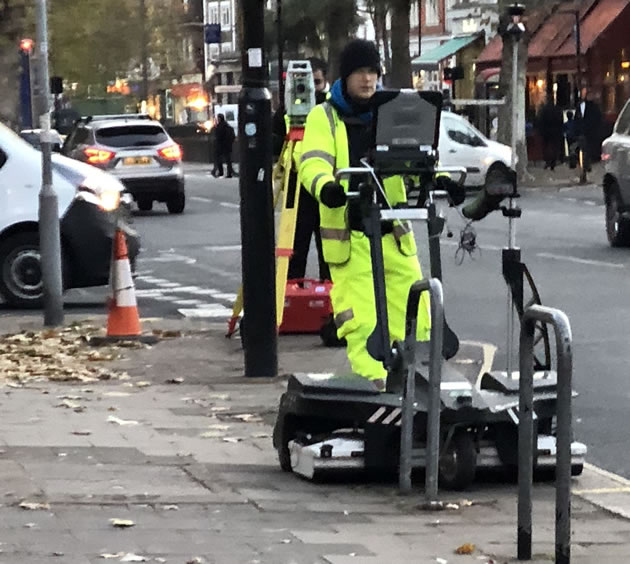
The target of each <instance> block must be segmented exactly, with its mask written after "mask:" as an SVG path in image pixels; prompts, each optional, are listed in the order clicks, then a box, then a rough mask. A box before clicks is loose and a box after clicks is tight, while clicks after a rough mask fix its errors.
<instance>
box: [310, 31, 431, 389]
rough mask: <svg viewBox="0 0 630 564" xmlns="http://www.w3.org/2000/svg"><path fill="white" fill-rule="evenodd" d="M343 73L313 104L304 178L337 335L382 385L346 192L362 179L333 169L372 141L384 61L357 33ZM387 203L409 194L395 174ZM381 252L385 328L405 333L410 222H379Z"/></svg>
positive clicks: (357, 225) (356, 226)
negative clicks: (315, 213) (315, 211)
mask: <svg viewBox="0 0 630 564" xmlns="http://www.w3.org/2000/svg"><path fill="white" fill-rule="evenodd" d="M339 70H340V78H339V80H337V81H336V82H335V83H334V84H333V86H332V89H331V95H330V98H329V99H328V100H327V101H326V102H324V103H323V104H321V105H319V106H316V107H315V108H314V109H313V110H312V111H311V112H310V114H309V116H308V118H307V120H306V130H305V134H304V141H303V143H302V164H301V166H300V177H301V179H302V183H303V184H304V186H305V187H306V189H308V190H309V191H310V193H311V194H312V195H313V196H314V197H315V198H316V199H317V200H318V202H319V211H320V218H321V228H320V233H321V237H322V244H323V245H322V246H323V253H324V258H325V260H326V262H327V263H328V265H329V267H330V274H331V276H332V281H333V288H332V290H331V301H332V305H333V311H334V315H335V323H336V325H337V336H338V337H339V338H340V339H342V338H344V337H345V339H346V341H347V354H348V358H349V360H350V364H351V366H352V370H353V371H354V372H355V373H357V374H360V375H361V376H363V377H364V378H367V379H369V380H372V381H373V382H374V383H375V385H376V387H377V388H378V389H381V390H383V389H385V378H386V376H387V372H386V370H385V368H384V367H383V365H382V363H381V362H379V361H377V360H376V359H374V358H373V357H372V356H371V355H370V353H369V352H368V349H367V340H368V337H369V336H370V335H371V333H372V332H373V330H374V328H375V326H376V306H375V300H374V288H373V281H372V263H371V259H370V244H369V240H368V238H367V237H366V235H365V233H364V232H363V226H362V221H361V213H360V210H359V206H358V202H356V201H354V200H352V201H348V199H347V196H346V192H348V190H356V189H357V185H358V183H359V181H360V180H359V179H358V178H356V177H353V178H352V179H350V180H349V181H348V180H346V179H344V180H341V181H339V182H338V181H337V180H336V179H335V176H334V173H335V170H339V169H342V168H346V167H349V166H360V160H361V159H362V158H364V157H365V156H366V155H367V152H368V150H369V148H370V144H371V127H372V112H371V106H370V100H371V98H372V96H373V94H374V92H376V90H377V88H378V80H379V78H380V75H381V61H380V55H379V52H378V49H377V48H376V46H375V45H374V43H372V42H370V41H365V40H361V39H355V40H353V41H351V42H350V43H348V44H347V45H346V46H345V48H344V49H343V51H342V53H341V56H340V61H339ZM384 187H385V191H386V194H387V198H388V200H389V202H390V204H391V205H395V204H398V203H402V202H405V201H406V191H405V185H404V182H403V179H402V178H401V177H400V176H392V177H388V178H387V179H385V181H384ZM382 237H383V259H384V265H385V284H386V289H387V310H388V315H389V330H390V336H391V338H392V339H393V340H396V339H403V338H404V336H405V307H406V304H407V296H408V293H409V288H410V286H411V285H412V284H413V283H414V282H416V281H417V280H420V279H421V278H422V272H421V270H420V263H419V261H418V258H417V254H416V253H417V249H416V243H415V239H414V235H413V232H412V230H411V226H410V225H409V224H408V222H399V221H394V222H389V223H384V224H383V235H382ZM430 325H431V321H430V314H429V300H428V297H427V294H426V293H423V294H422V300H421V304H420V308H419V314H418V331H417V337H418V338H419V339H420V340H428V338H429V332H430Z"/></svg>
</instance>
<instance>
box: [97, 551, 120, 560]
mask: <svg viewBox="0 0 630 564" xmlns="http://www.w3.org/2000/svg"><path fill="white" fill-rule="evenodd" d="M124 555H125V553H124V552H115V553H113V552H112V553H110V552H104V553H103V554H99V557H100V558H105V559H112V558H121V557H122V556H124Z"/></svg>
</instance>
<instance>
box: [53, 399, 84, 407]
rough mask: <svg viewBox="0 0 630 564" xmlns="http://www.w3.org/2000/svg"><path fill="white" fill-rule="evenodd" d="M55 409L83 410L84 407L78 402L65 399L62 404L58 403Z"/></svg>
mask: <svg viewBox="0 0 630 564" xmlns="http://www.w3.org/2000/svg"><path fill="white" fill-rule="evenodd" d="M55 407H65V408H67V409H83V406H82V405H81V404H80V403H79V402H76V401H73V400H69V399H65V400H63V401H62V402H61V403H58V404H57V405H56V406H55Z"/></svg>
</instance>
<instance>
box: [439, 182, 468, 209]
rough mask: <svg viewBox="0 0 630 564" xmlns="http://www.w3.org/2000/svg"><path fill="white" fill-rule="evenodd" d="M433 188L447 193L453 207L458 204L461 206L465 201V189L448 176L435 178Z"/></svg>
mask: <svg viewBox="0 0 630 564" xmlns="http://www.w3.org/2000/svg"><path fill="white" fill-rule="evenodd" d="M435 187H436V188H437V189H438V190H444V191H445V192H447V193H448V197H449V198H450V199H451V202H453V205H454V206H459V204H462V203H463V202H464V200H465V199H466V189H465V188H464V187H463V186H462V185H461V184H460V183H459V182H455V181H454V180H453V179H451V178H449V177H448V176H438V177H436V179H435Z"/></svg>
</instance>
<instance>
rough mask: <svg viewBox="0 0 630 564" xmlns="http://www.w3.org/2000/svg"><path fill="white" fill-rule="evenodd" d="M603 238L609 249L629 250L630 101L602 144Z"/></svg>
mask: <svg viewBox="0 0 630 564" xmlns="http://www.w3.org/2000/svg"><path fill="white" fill-rule="evenodd" d="M602 161H603V162H604V180H603V188H604V202H605V204H606V235H607V237H608V242H609V243H610V245H611V246H612V247H629V246H630V100H628V101H627V102H626V105H625V106H624V108H623V110H621V113H620V114H619V117H618V118H617V121H616V122H615V127H614V128H613V133H612V135H611V136H610V137H608V138H607V139H605V140H604V142H603V144H602Z"/></svg>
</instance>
